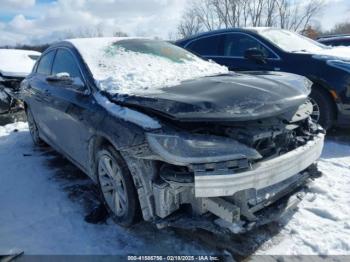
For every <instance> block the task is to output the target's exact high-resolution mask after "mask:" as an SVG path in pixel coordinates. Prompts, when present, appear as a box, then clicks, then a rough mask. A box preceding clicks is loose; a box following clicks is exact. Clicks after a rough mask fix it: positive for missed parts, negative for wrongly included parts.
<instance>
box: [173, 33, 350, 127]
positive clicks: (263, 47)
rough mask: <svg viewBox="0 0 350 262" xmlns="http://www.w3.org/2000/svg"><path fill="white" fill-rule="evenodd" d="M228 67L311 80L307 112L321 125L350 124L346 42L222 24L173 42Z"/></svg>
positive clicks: (349, 55)
mask: <svg viewBox="0 0 350 262" xmlns="http://www.w3.org/2000/svg"><path fill="white" fill-rule="evenodd" d="M176 44H177V45H179V46H181V47H184V48H186V49H188V50H191V51H192V52H193V53H196V54H198V55H201V56H202V57H205V58H208V59H212V60H214V61H215V62H217V63H219V64H222V65H225V66H227V67H228V68H229V69H230V70H233V71H261V70H263V71H284V72H291V73H295V74H299V75H303V76H305V77H307V78H308V79H310V80H311V81H312V82H313V86H312V92H311V95H310V97H311V100H312V102H313V105H314V112H313V114H312V117H313V119H314V120H316V121H318V122H319V123H320V124H321V125H322V126H323V127H324V128H326V129H329V128H331V127H332V126H334V125H338V126H350V48H345V47H343V48H340V47H339V48H332V47H328V46H325V45H323V44H320V43H318V42H316V41H313V40H311V39H309V38H306V37H303V36H301V35H299V34H296V33H293V32H290V31H287V30H281V29H275V28H259V27H257V28H245V29H224V30H217V31H212V32H207V33H202V34H199V35H196V36H193V37H189V38H186V39H183V40H179V41H178V42H176Z"/></svg>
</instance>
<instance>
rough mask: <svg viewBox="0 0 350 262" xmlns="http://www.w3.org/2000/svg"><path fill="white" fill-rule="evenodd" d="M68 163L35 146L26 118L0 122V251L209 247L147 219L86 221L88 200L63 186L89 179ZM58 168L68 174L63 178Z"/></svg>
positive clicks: (166, 252) (136, 250)
mask: <svg viewBox="0 0 350 262" xmlns="http://www.w3.org/2000/svg"><path fill="white" fill-rule="evenodd" d="M15 130H17V132H15ZM57 162H59V163H60V165H57ZM69 165H70V164H68V163H67V162H66V161H64V160H63V159H59V160H57V157H56V156H55V154H52V153H50V149H47V150H39V149H37V148H34V147H33V143H32V141H31V138H30V135H29V132H28V126H27V124H26V123H15V124H10V125H7V126H4V127H3V126H0V167H1V169H0V207H1V208H0V255H1V254H8V253H11V250H12V251H13V250H23V251H24V254H25V255H118V254H120V255H128V254H138V255H147V254H149V255H151V254H157V255H158V254H163V255H169V254H183V255H185V254H203V253H204V252H205V253H207V252H206V251H203V249H202V248H201V247H199V246H198V245H196V244H194V243H191V242H190V241H186V240H184V239H180V238H178V237H176V236H175V235H174V234H173V233H172V232H167V231H159V230H157V229H156V228H155V227H153V226H151V225H150V224H148V223H141V224H139V225H137V226H135V227H134V228H131V229H125V228H123V227H120V226H118V225H116V224H114V223H113V222H112V221H111V220H108V223H107V224H100V225H93V224H88V223H86V222H85V221H84V216H85V215H86V213H85V212H86V211H85V210H84V204H86V203H84V202H83V199H81V198H79V199H76V201H73V200H72V199H70V198H69V197H70V193H71V192H69V191H68V192H67V191H66V190H67V187H68V188H69V187H71V186H73V185H74V186H77V185H78V186H79V185H80V186H82V188H85V187H86V185H89V182H90V180H89V179H84V177H83V178H82V175H81V173H79V172H77V169H74V168H73V167H72V168H67V166H69ZM62 172H63V173H66V174H65V175H66V176H69V177H70V178H71V180H69V179H67V178H62V176H64V175H62ZM67 173H68V174H67ZM76 173H78V174H80V176H79V175H78V174H76ZM0 260H1V259H0Z"/></svg>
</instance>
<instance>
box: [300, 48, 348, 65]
mask: <svg viewBox="0 0 350 262" xmlns="http://www.w3.org/2000/svg"><path fill="white" fill-rule="evenodd" d="M299 53H301V54H305V53H306V54H311V55H314V57H315V58H319V59H324V60H343V61H349V62H350V47H346V46H337V47H330V48H324V49H321V48H320V49H317V50H316V49H315V50H308V51H305V52H299Z"/></svg>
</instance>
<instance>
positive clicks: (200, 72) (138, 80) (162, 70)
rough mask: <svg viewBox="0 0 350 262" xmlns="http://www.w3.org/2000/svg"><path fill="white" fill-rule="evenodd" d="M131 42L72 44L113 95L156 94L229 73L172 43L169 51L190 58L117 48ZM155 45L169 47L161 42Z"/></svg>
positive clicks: (101, 85) (111, 40)
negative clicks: (174, 59)
mask: <svg viewBox="0 0 350 262" xmlns="http://www.w3.org/2000/svg"><path fill="white" fill-rule="evenodd" d="M130 39H132V38H84V39H72V40H68V41H69V42H71V43H72V44H73V45H74V46H75V47H76V48H77V49H78V51H79V52H80V54H81V55H82V57H83V58H84V60H85V62H86V63H87V65H88V66H89V69H90V71H91V72H92V74H93V77H94V79H95V81H96V84H97V86H98V87H99V88H100V89H101V90H105V91H107V92H109V93H111V94H115V93H119V94H121V93H123V94H133V93H139V92H147V91H151V92H155V91H160V89H161V88H162V87H166V86H174V85H177V84H179V83H180V82H182V81H185V80H190V79H195V78H199V77H204V76H211V75H217V74H223V73H227V72H228V69H227V68H226V67H223V66H220V65H218V64H216V63H213V62H208V61H205V60H202V59H200V58H198V57H196V56H194V55H192V54H191V53H189V52H186V51H183V49H180V48H178V47H175V46H173V45H170V44H167V45H168V47H167V48H168V49H169V46H171V48H173V49H174V48H175V49H177V50H178V51H180V52H182V53H185V52H186V55H187V57H186V58H185V59H183V60H182V61H177V62H174V61H172V60H170V59H168V58H165V57H164V56H159V55H154V54H149V53H145V52H135V51H131V50H126V49H125V48H122V47H120V46H118V45H116V44H118V42H120V41H122V40H130ZM133 39H138V40H142V39H140V38H133ZM143 40H147V41H151V40H149V39H143ZM154 43H163V44H164V45H165V44H166V43H164V42H159V41H154ZM160 51H161V50H160ZM166 51H167V50H165V52H166ZM171 51H173V50H171Z"/></svg>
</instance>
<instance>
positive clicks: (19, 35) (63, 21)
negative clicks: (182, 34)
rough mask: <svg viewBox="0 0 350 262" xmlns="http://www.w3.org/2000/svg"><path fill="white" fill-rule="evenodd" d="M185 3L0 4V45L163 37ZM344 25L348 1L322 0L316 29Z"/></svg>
mask: <svg viewBox="0 0 350 262" xmlns="http://www.w3.org/2000/svg"><path fill="white" fill-rule="evenodd" d="M186 2H188V1H186V0H0V46H1V45H14V44H16V43H38V42H52V41H53V40H56V39H57V38H62V37H64V36H65V35H66V34H67V32H69V31H76V30H84V29H85V28H100V30H103V31H104V34H106V35H108V34H111V33H112V32H113V31H118V30H120V31H124V32H126V33H128V34H129V35H132V36H146V35H147V36H158V37H161V38H165V39H166V38H168V36H169V34H170V33H175V32H176V25H177V24H178V22H179V19H180V17H181V14H182V11H183V10H184V8H185V7H186ZM346 19H347V20H348V22H350V0H327V4H326V6H325V8H324V11H323V12H322V14H320V15H319V17H318V18H317V20H318V21H319V22H320V24H321V26H322V28H324V29H329V28H331V27H332V26H334V24H336V23H339V22H343V21H346Z"/></svg>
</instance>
